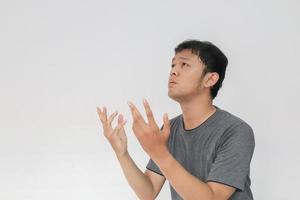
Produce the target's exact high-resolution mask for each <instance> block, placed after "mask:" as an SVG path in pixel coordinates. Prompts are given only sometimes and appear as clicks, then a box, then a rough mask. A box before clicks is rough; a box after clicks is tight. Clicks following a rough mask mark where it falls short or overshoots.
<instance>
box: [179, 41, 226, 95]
mask: <svg viewBox="0 0 300 200" xmlns="http://www.w3.org/2000/svg"><path fill="white" fill-rule="evenodd" d="M184 49H190V50H191V51H192V53H193V54H195V55H197V56H198V57H199V58H200V60H201V61H202V62H203V63H204V65H205V67H204V70H203V76H204V75H205V74H206V73H208V72H217V73H218V74H219V80H218V81H217V83H216V84H214V85H213V86H212V88H211V90H210V94H211V97H212V99H214V98H215V97H216V96H217V94H218V91H219V89H220V88H221V87H222V82H223V80H224V78H225V71H226V67H227V64H228V60H227V57H226V56H225V55H224V53H223V52H222V51H221V50H220V49H219V48H218V47H217V46H215V45H214V44H213V43H211V42H208V41H199V40H186V41H183V42H182V43H180V44H178V45H177V47H176V48H175V53H178V52H180V51H182V50H184Z"/></svg>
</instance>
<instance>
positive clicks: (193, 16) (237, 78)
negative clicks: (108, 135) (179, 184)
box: [0, 0, 300, 200]
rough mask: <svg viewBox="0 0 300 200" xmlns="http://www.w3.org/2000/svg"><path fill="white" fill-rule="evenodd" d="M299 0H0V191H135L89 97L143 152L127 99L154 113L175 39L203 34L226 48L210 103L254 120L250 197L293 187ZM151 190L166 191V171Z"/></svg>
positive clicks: (49, 198)
mask: <svg viewBox="0 0 300 200" xmlns="http://www.w3.org/2000/svg"><path fill="white" fill-rule="evenodd" d="M299 10H300V3H299V1H297V0H286V1H283V0H282V1H279V0H277V1H275V0H270V1H261V0H252V1H238V0H236V1H233V0H227V1H199V0H197V1H170V0H168V1H158V0H152V1H138V0H135V1H134V0H128V1H95V0H87V1H78V0H77V1H70V0H69V1H68V0H59V1H58V0H53V1H38V0H36V1H32V0H28V1H21V0H14V1H5V0H1V1H0V199H5V200H23V199H24V200H25V199H26V200H27V199H28V200H29V199H30V200H40V199H43V200H53V199H59V200H68V199H70V200H77V199H78V200H81V199H86V200H96V199H97V200H99V199H108V200H109V199H112V200H115V199H126V200H127V199H128V200H129V199H137V198H136V196H135V194H134V193H133V191H132V190H131V189H130V187H129V186H128V184H127V182H126V180H125V178H124V176H123V174H122V173H121V168H120V166H119V165H118V162H117V160H116V158H115V156H114V153H113V152H112V149H111V147H110V146H109V144H108V142H107V141H106V140H105V138H104V136H103V135H102V127H101V126H100V121H99V120H98V116H97V114H96V106H103V105H105V106H107V107H108V112H109V113H111V112H113V111H114V110H118V111H119V112H121V113H123V114H124V115H125V118H126V119H128V123H127V125H126V132H127V135H128V139H129V144H128V145H129V152H130V154H131V156H132V157H133V159H134V160H135V161H136V163H137V165H138V166H139V167H140V168H141V169H142V170H144V169H145V165H146V163H147V162H148V157H147V155H146V154H145V153H144V152H143V151H142V149H141V147H140V146H139V144H138V142H137V140H136V138H135V137H134V135H133V132H132V131H131V122H132V119H131V115H130V112H129V109H128V106H127V103H126V102H127V100H131V101H133V102H134V103H135V104H136V105H137V106H138V108H139V109H140V110H142V111H144V110H143V107H142V98H146V99H148V101H149V103H150V105H151V107H152V109H153V112H154V114H155V118H156V121H157V122H158V123H159V124H160V125H161V124H162V116H163V113H165V112H167V113H168V114H169V116H170V118H172V117H174V116H176V115H178V114H180V113H181V110H180V107H179V105H178V104H177V103H176V102H174V101H172V100H171V99H169V98H168V96H167V80H168V75H169V70H170V63H171V58H172V56H173V55H174V52H173V50H174V47H175V46H176V45H177V44H178V43H179V42H181V41H183V40H185V39H200V40H209V41H212V42H213V43H215V44H216V45H217V46H219V47H220V48H221V49H222V50H223V51H224V52H225V54H226V55H227V56H228V59H229V65H228V71H227V74H226V78H225V81H224V85H223V88H222V89H221V90H220V93H219V96H218V97H217V98H216V99H215V101H214V104H215V105H217V106H219V107H221V108H223V109H225V110H228V111H230V112H231V113H233V114H235V115H237V116H239V117H241V118H242V119H244V120H245V121H247V122H248V123H249V124H250V125H251V126H252V128H253V129H254V131H255V137H256V149H255V153H254V157H253V160H252V163H251V178H252V190H253V194H254V197H255V199H264V200H267V199H270V200H271V199H272V200H297V199H300V193H299V186H300V181H299V178H300V177H299V175H298V174H299V173H298V172H299V164H300V156H299V155H298V152H299V151H300V147H299V139H300V138H299V120H300V118H299V114H300V109H299V102H300V97H299V91H300V85H299V73H300V70H299V67H300V62H299V58H300V55H299V51H300V38H299V35H300V27H299V26H300V23H299V21H300V20H299V19H300V14H299ZM158 199H161V200H162V199H164V200H165V199H170V191H169V186H168V184H167V182H166V184H165V186H164V188H163V190H162V192H161V193H160V195H159V197H158Z"/></svg>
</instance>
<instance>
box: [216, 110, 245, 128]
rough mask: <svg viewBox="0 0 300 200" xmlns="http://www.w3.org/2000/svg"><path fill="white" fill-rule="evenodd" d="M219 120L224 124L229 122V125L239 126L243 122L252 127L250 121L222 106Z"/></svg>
mask: <svg viewBox="0 0 300 200" xmlns="http://www.w3.org/2000/svg"><path fill="white" fill-rule="evenodd" d="M219 121H221V122H222V124H227V125H229V126H238V125H241V124H243V125H245V126H249V127H251V126H250V125H249V123H248V122H246V121H245V120H244V119H243V118H241V117H240V116H238V115H236V114H233V113H232V112H229V111H227V110H224V109H221V108H219Z"/></svg>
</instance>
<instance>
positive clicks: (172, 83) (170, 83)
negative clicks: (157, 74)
mask: <svg viewBox="0 0 300 200" xmlns="http://www.w3.org/2000/svg"><path fill="white" fill-rule="evenodd" d="M175 84H177V82H175V81H169V85H175Z"/></svg>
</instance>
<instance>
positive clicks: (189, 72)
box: [168, 49, 205, 102]
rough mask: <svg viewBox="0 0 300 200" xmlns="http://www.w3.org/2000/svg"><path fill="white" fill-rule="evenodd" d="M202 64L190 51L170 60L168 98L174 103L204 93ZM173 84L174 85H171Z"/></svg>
mask: <svg viewBox="0 0 300 200" xmlns="http://www.w3.org/2000/svg"><path fill="white" fill-rule="evenodd" d="M204 67H205V66H204V64H203V63H202V61H201V60H200V59H199V57H198V56H197V55H195V54H193V53H192V51H191V50H189V49H185V50H182V51H180V52H178V53H176V54H175V56H174V58H173V59H172V65H171V72H170V78H169V84H168V96H169V97H170V98H171V99H174V100H175V101H179V102H182V101H187V100H189V99H192V98H193V97H194V96H197V95H199V94H201V93H203V91H204V89H205V88H204V86H203V83H202V82H203V77H202V72H203V69H204ZM173 82H174V83H173Z"/></svg>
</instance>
